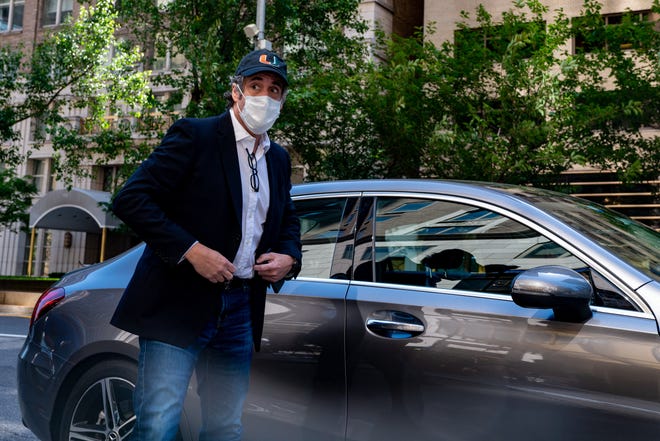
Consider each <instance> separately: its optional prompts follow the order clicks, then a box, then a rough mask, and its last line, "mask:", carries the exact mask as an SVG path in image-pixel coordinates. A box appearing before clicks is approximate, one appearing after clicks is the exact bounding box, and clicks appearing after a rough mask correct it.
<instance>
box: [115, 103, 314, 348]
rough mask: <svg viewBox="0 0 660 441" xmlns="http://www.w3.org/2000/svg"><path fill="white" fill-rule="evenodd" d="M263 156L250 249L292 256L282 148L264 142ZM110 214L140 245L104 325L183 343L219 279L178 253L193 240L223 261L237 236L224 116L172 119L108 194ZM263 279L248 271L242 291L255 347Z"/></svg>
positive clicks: (204, 318) (292, 220)
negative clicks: (257, 220)
mask: <svg viewBox="0 0 660 441" xmlns="http://www.w3.org/2000/svg"><path fill="white" fill-rule="evenodd" d="M266 163H267V165H268V180H269V186H270V205H269V208H268V214H267V218H266V223H265V224H264V232H263V235H262V238H261V241H260V243H259V245H258V247H257V251H256V255H257V256H259V255H260V254H262V253H264V252H266V251H269V250H270V251H273V252H277V253H282V254H288V255H290V256H292V257H294V258H296V259H298V261H300V260H301V258H302V255H301V244H300V222H299V220H298V217H297V216H296V213H295V210H294V206H293V202H292V201H291V196H290V189H291V161H290V158H289V154H288V153H287V152H286V150H284V149H283V148H282V147H281V146H279V145H278V144H276V143H274V142H271V145H270V149H269V150H268V152H267V153H266ZM112 211H113V212H114V213H115V214H116V215H117V217H119V218H120V219H121V220H122V221H123V222H124V223H125V224H126V225H128V226H129V227H130V228H132V229H133V230H134V231H135V232H136V233H137V234H138V236H139V237H140V238H141V239H142V240H144V241H145V242H146V244H147V246H146V247H145V250H144V253H143V255H142V257H141V258H140V260H139V262H138V264H137V267H136V269H135V273H134V275H133V277H132V279H131V281H130V282H129V284H128V286H127V288H126V290H125V292H124V294H123V296H122V298H121V301H120V302H119V305H118V306H117V309H116V311H115V313H114V315H113V317H112V321H111V323H112V324H113V325H115V326H117V327H119V328H121V329H124V330H126V331H129V332H132V333H134V334H138V335H140V336H143V337H146V338H149V339H155V340H160V341H164V342H166V343H170V344H173V345H176V346H180V347H186V346H188V345H190V344H192V343H193V342H194V340H195V339H196V337H197V336H198V335H199V333H200V332H201V330H202V328H203V327H204V325H205V324H206V323H207V322H208V321H209V320H210V319H211V318H212V317H213V316H214V315H216V314H217V313H218V312H219V308H220V292H221V289H222V287H223V285H222V284H221V283H220V284H214V283H211V282H209V281H207V280H206V279H205V278H203V277H202V276H200V275H199V274H197V272H196V271H195V270H194V268H193V266H192V265H191V264H190V263H189V262H188V261H187V260H183V261H181V257H182V256H183V255H184V253H185V252H186V251H187V250H188V249H189V248H190V247H191V246H192V245H193V243H194V242H195V241H199V242H200V243H202V244H204V245H206V246H207V247H209V248H212V249H214V250H216V251H218V252H219V253H221V254H222V255H223V256H225V257H226V258H227V259H229V260H230V261H233V259H234V257H235V256H236V253H237V251H238V247H239V245H240V243H241V240H242V237H241V215H242V192H241V176H240V171H239V166H238V154H237V150H236V140H235V136H234V129H233V126H232V121H231V116H230V115H229V113H228V112H225V113H223V114H222V115H220V116H215V117H210V118H204V119H193V118H190V119H181V120H178V121H177V122H175V123H174V124H173V125H172V127H171V128H170V129H169V131H168V132H167V134H166V135H165V137H164V138H163V140H162V142H161V144H160V145H159V146H158V147H157V148H156V149H155V150H154V151H153V152H152V153H151V154H150V155H149V157H148V158H147V159H146V160H145V161H144V162H143V163H142V164H141V165H140V167H138V169H137V170H136V172H135V173H134V174H133V175H132V176H131V177H130V178H129V179H128V181H127V182H126V184H125V185H124V187H123V188H122V189H121V190H120V191H119V192H118V193H117V195H116V197H115V198H114V200H113V203H112ZM267 285H268V283H267V282H265V281H264V280H262V279H260V278H258V277H256V278H255V282H254V287H253V289H252V296H251V309H252V331H253V332H252V334H253V338H254V342H255V347H256V349H257V350H258V349H259V342H260V341H261V334H262V329H263V319H264V307H265V301H266V288H267Z"/></svg>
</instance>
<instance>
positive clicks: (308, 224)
mask: <svg viewBox="0 0 660 441" xmlns="http://www.w3.org/2000/svg"><path fill="white" fill-rule="evenodd" d="M346 202H347V199H346V198H345V197H341V198H320V199H305V200H297V201H295V202H294V203H295V206H296V212H297V214H298V217H299V218H300V236H301V240H302V252H303V259H302V268H301V270H300V274H299V276H300V277H314V278H330V277H331V275H332V273H331V271H332V264H333V256H334V252H335V244H336V242H337V239H338V237H339V236H340V233H341V231H342V226H341V221H342V216H343V213H344V209H345V207H346ZM344 252H345V251H344ZM350 258H351V256H349V261H350Z"/></svg>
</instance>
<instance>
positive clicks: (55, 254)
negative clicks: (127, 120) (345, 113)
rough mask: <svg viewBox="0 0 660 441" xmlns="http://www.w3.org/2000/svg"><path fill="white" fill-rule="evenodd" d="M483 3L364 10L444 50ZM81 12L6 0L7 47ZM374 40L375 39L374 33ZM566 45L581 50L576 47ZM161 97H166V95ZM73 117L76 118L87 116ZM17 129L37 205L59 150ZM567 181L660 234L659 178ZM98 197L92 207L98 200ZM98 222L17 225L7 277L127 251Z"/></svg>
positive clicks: (65, 5) (3, 253)
mask: <svg viewBox="0 0 660 441" xmlns="http://www.w3.org/2000/svg"><path fill="white" fill-rule="evenodd" d="M652 3H653V0H603V9H602V13H603V14H604V17H605V19H606V20H615V18H616V17H617V16H620V15H621V13H622V12H623V11H625V10H631V11H639V12H645V11H650V9H651V5H652ZM479 4H483V5H484V6H485V8H486V9H487V10H488V11H489V12H491V13H492V15H493V17H494V20H496V21H497V17H498V16H500V15H501V14H502V13H503V12H504V11H506V10H508V9H510V8H511V0H371V1H368V0H365V1H362V2H361V5H360V13H361V15H362V17H363V18H364V19H365V20H366V21H367V22H368V23H369V24H370V26H371V28H372V29H374V28H375V27H376V26H379V27H381V28H382V29H383V30H384V31H385V32H388V33H395V34H398V35H402V36H411V35H413V33H414V32H415V31H416V30H417V29H419V28H421V27H424V28H425V27H427V26H429V25H431V24H433V26H434V27H435V30H436V31H435V33H434V34H432V35H430V36H429V39H430V40H431V41H433V42H434V43H436V44H438V45H439V44H441V43H442V42H443V41H446V40H452V39H453V37H454V31H455V30H456V23H457V22H458V21H460V20H461V11H463V10H464V11H468V12H470V13H471V14H472V15H474V11H475V10H476V8H477V6H478V5H479ZM544 4H545V5H547V6H548V8H549V12H548V15H549V16H548V19H549V20H550V19H551V18H552V17H551V16H552V14H553V13H554V12H553V11H555V10H556V9H559V8H561V9H563V11H564V12H565V13H566V14H567V15H568V16H569V17H577V16H578V15H579V14H580V9H581V2H579V1H577V2H576V1H571V0H545V1H544ZM78 12H79V4H78V3H77V2H76V1H75V0H0V45H2V46H4V45H22V47H23V48H24V50H25V51H30V50H31V49H32V48H33V47H34V45H35V44H36V42H38V41H39V40H40V39H41V38H42V37H43V35H44V33H45V32H48V31H50V30H53V29H56V28H57V26H58V25H59V24H60V23H62V22H63V21H64V20H66V19H67V18H68V17H70V16H73V17H75V16H77V14H78ZM608 17H609V18H608ZM369 36H371V37H373V31H372V32H371V33H370V34H369ZM567 44H569V45H574V44H575V42H567ZM374 56H377V54H374ZM183 61H184V60H180V59H170V58H169V57H166V58H165V59H163V60H160V64H157V65H156V66H154V67H155V69H162V70H167V69H169V68H170V67H173V66H176V65H177V64H180V63H182V62H183ZM158 93H162V94H166V93H167V91H166V90H161V91H158ZM66 116H67V117H68V118H70V119H71V120H72V121H75V120H76V118H80V117H82V116H84V115H80V114H71V115H66ZM17 129H18V130H19V131H20V133H21V134H22V137H21V144H20V148H21V153H24V154H27V153H28V152H30V154H29V159H28V160H27V161H25V162H24V163H23V164H22V165H21V167H20V168H19V170H18V174H20V175H29V176H32V179H33V180H34V183H35V185H36V186H37V188H38V191H39V194H38V196H37V198H36V199H35V204H38V203H39V202H40V201H42V200H43V199H44V198H46V197H50V196H49V195H53V194H55V192H57V191H59V190H62V189H63V184H61V183H60V182H58V181H57V180H56V179H55V178H54V173H53V160H52V158H53V151H52V149H51V148H49V144H48V140H46V143H45V145H44V146H43V147H42V148H40V149H38V150H33V148H32V147H33V145H34V142H35V135H36V133H38V131H39V130H40V128H39V121H37V120H35V119H32V120H26V121H23V122H21V123H20V124H19V127H17ZM652 135H653V136H655V134H652ZM658 136H660V134H658ZM116 171H117V170H116V166H113V165H108V166H104V167H97V168H96V169H95V170H94V173H93V178H91V179H85V180H80V181H78V182H76V183H75V186H76V187H78V188H79V189H81V190H82V191H83V192H91V193H88V194H87V195H88V196H89V195H90V194H92V195H95V196H94V197H96V196H98V195H99V194H100V193H99V194H97V193H94V192H103V191H108V190H111V186H112V185H111V184H112V182H113V178H114V175H115V173H116ZM566 179H567V181H569V182H570V183H571V184H573V186H574V187H575V188H576V189H578V192H579V194H580V195H581V196H584V197H588V198H590V199H593V200H595V201H597V202H600V203H604V204H605V205H610V206H612V207H614V208H617V209H619V210H620V211H622V212H625V213H626V214H628V215H631V216H633V217H636V218H638V219H639V220H641V221H644V222H647V223H648V224H650V225H652V226H653V227H655V228H656V229H660V200H659V199H658V196H657V193H658V190H659V189H660V180H655V181H649V182H646V183H642V184H640V185H638V186H636V187H635V188H633V189H632V190H631V189H630V188H626V189H623V187H622V184H621V183H620V182H618V181H617V180H616V177H615V176H614V175H613V174H612V173H607V172H602V171H600V170H590V169H575V170H572V171H571V172H570V173H567V174H566ZM94 197H92V198H91V199H90V203H94V201H93V200H94ZM78 208H79V209H80V211H78V212H75V213H73V214H72V213H71V212H68V213H67V212H65V211H61V212H59V213H55V212H53V213H51V214H52V215H53V216H55V215H56V214H58V215H72V216H73V215H76V216H77V215H82V216H91V217H94V215H93V214H91V211H92V210H91V208H89V207H88V208H85V207H78ZM76 213H77V214H76ZM93 220H95V221H96V223H97V224H98V228H97V229H94V228H93V227H88V228H85V230H86V231H80V230H73V229H71V230H68V229H66V228H63V229H60V228H59V227H58V229H55V228H35V229H34V233H33V232H32V231H22V230H20V228H18V227H16V228H13V229H5V230H0V274H3V275H20V274H31V275H35V276H45V275H49V274H54V273H63V272H66V271H70V270H72V269H74V268H77V267H79V266H81V265H85V264H89V263H93V262H96V261H98V260H102V259H103V257H104V256H110V255H113V254H115V253H116V252H118V251H120V250H121V249H125V248H126V247H127V243H126V239H125V237H124V238H122V236H120V235H115V233H113V231H112V230H110V229H106V228H104V225H105V224H104V225H101V224H102V223H103V222H102V221H101V220H100V219H97V218H94V219H93ZM48 225H56V223H54V224H48ZM30 264H31V266H30Z"/></svg>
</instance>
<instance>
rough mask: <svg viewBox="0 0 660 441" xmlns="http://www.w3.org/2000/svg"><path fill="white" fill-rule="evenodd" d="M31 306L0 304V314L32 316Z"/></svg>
mask: <svg viewBox="0 0 660 441" xmlns="http://www.w3.org/2000/svg"><path fill="white" fill-rule="evenodd" d="M32 309H33V308H32V307H31V306H17V305H0V316H2V315H10V316H13V317H24V318H30V317H32Z"/></svg>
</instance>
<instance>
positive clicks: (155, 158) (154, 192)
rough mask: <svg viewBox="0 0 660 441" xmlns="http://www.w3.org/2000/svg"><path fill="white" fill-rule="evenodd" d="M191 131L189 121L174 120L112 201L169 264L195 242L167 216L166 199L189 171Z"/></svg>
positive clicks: (192, 147)
mask: <svg viewBox="0 0 660 441" xmlns="http://www.w3.org/2000/svg"><path fill="white" fill-rule="evenodd" d="M193 133H194V131H193V127H191V123H190V120H186V119H181V120H178V121H176V122H175V123H174V124H173V125H172V127H170V129H169V130H168V132H167V134H166V135H165V137H164V138H163V140H162V141H161V143H160V145H159V146H158V147H156V149H155V150H154V151H153V152H152V153H151V154H150V155H149V157H148V158H147V159H146V160H145V161H144V162H143V163H142V164H141V165H140V166H139V167H138V169H137V170H136V171H135V173H133V175H132V176H131V177H130V178H129V179H128V181H127V182H126V184H125V185H124V186H123V188H122V189H121V190H120V191H119V192H118V193H117V195H116V196H115V198H114V200H113V203H112V211H113V212H114V213H115V215H116V216H117V217H118V218H119V219H121V220H122V221H123V222H124V223H125V224H126V225H128V226H129V227H130V228H131V229H133V231H135V232H136V233H137V234H138V236H139V237H140V238H141V239H142V240H144V241H145V242H146V243H147V245H148V246H149V247H151V248H152V249H153V250H154V252H155V253H156V255H158V256H159V257H160V258H161V259H162V260H163V261H164V262H165V263H166V264H168V265H171V266H174V265H176V264H177V263H178V262H179V261H180V259H181V257H182V256H183V254H184V253H185V252H186V251H187V250H188V249H189V248H190V247H191V246H192V245H193V244H194V243H195V241H196V239H195V237H193V236H192V235H191V234H190V233H189V232H187V231H186V230H185V229H184V228H182V227H181V226H180V225H178V224H177V223H175V222H174V221H173V220H172V219H171V216H169V215H168V206H169V205H168V200H169V198H170V197H171V195H172V194H173V193H174V192H175V191H176V189H177V188H178V187H180V186H181V184H182V182H183V181H184V180H185V179H186V178H187V176H188V175H189V174H190V173H191V172H192V168H193V165H194V162H195V159H194V156H195V142H194V139H193V135H192V134H193Z"/></svg>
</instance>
